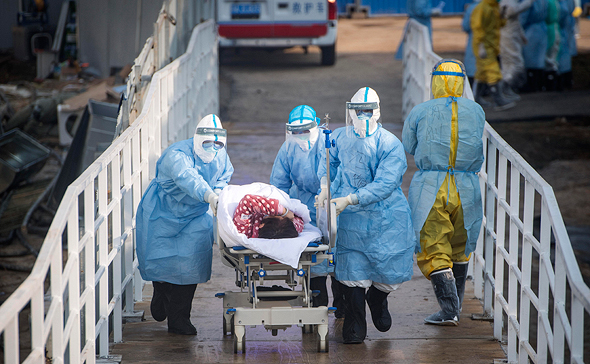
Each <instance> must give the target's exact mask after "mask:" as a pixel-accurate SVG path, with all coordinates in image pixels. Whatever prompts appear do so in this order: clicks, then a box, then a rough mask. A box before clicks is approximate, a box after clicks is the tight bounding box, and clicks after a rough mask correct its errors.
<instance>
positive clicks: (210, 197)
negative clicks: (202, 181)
mask: <svg viewBox="0 0 590 364" xmlns="http://www.w3.org/2000/svg"><path fill="white" fill-rule="evenodd" d="M218 200H219V196H217V195H216V194H215V192H210V191H207V195H205V201H207V202H208V203H209V207H211V212H213V216H217V201H218Z"/></svg>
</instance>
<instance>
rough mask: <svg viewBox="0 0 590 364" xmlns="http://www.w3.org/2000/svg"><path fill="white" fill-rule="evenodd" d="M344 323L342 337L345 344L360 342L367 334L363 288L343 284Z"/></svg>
mask: <svg viewBox="0 0 590 364" xmlns="http://www.w3.org/2000/svg"><path fill="white" fill-rule="evenodd" d="M343 287H344V302H345V305H344V308H345V314H344V315H345V316H344V324H343V325H342V339H343V341H344V343H345V344H360V343H362V342H363V341H365V337H366V336H367V319H366V312H365V289H364V288H362V287H348V286H344V285H343Z"/></svg>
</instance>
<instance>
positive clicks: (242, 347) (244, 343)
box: [234, 335, 246, 354]
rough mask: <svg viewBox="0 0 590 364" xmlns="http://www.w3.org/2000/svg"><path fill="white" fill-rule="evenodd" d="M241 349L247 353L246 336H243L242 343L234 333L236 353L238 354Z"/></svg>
mask: <svg viewBox="0 0 590 364" xmlns="http://www.w3.org/2000/svg"><path fill="white" fill-rule="evenodd" d="M240 351H241V352H242V354H246V336H244V337H243V338H242V342H241V343H238V337H237V336H236V335H234V354H237V353H238V352H240Z"/></svg>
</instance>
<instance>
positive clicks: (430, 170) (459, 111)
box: [402, 0, 485, 325]
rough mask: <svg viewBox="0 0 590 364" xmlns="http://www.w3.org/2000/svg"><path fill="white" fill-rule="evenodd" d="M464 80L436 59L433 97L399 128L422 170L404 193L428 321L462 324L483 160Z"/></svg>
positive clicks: (480, 122)
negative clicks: (426, 293)
mask: <svg viewBox="0 0 590 364" xmlns="http://www.w3.org/2000/svg"><path fill="white" fill-rule="evenodd" d="M483 1H485V0H483ZM465 78H466V75H465V69H464V67H463V64H462V63H461V62H460V61H457V60H449V59H445V60H442V61H440V62H439V63H437V64H436V65H435V66H434V69H433V72H432V97H433V99H432V100H429V101H426V102H423V103H421V104H419V105H416V106H415V107H414V108H413V109H412V111H410V114H409V115H408V117H407V118H406V120H405V122H404V128H403V132H402V140H403V145H404V148H405V150H406V151H407V152H408V153H410V154H413V155H414V161H415V162H416V166H417V167H418V169H419V170H418V171H417V172H416V173H415V174H414V177H413V178H412V183H411V185H410V190H409V193H408V202H409V203H410V208H411V210H412V222H413V226H414V232H415V234H416V236H417V237H418V238H419V243H418V246H417V247H416V251H417V255H416V258H417V261H418V267H419V268H420V270H421V271H422V273H423V274H424V276H426V277H427V278H428V279H430V280H431V282H432V285H433V287H434V293H435V294H436V297H437V300H438V303H439V305H440V308H441V310H440V311H439V312H437V313H435V314H432V315H430V316H429V317H427V318H426V319H425V321H426V323H430V324H437V325H458V324H459V312H460V311H461V303H462V301H463V295H464V292H465V280H466V278H467V265H468V263H469V257H470V255H471V252H473V250H475V245H476V243H477V238H478V236H479V230H480V227H481V222H482V218H483V210H482V202H481V191H480V188H479V179H478V176H477V172H479V170H480V168H481V165H482V163H483V160H484V157H483V142H482V135H483V129H484V124H485V114H484V111H483V109H482V108H481V106H480V105H479V104H477V103H476V102H474V101H471V100H468V99H466V98H463V97H461V95H462V94H463V85H464V83H465Z"/></svg>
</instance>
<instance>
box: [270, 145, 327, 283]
mask: <svg viewBox="0 0 590 364" xmlns="http://www.w3.org/2000/svg"><path fill="white" fill-rule="evenodd" d="M321 135H322V134H321V133H320V137H319V138H318V140H317V141H316V142H315V144H314V145H313V147H312V148H311V149H310V150H306V151H304V150H302V149H301V148H300V147H299V145H297V143H293V142H289V141H285V142H284V143H283V145H282V146H281V149H279V153H278V154H277V157H276V158H275V162H274V164H273V166H272V172H271V174H270V184H271V185H273V186H276V187H278V188H279V189H280V190H282V191H283V192H285V193H287V194H289V197H291V198H296V199H298V200H300V201H301V202H302V203H304V204H305V205H306V206H307V208H308V209H309V215H310V217H311V223H312V224H313V225H314V226H315V225H316V208H315V206H314V203H315V196H316V195H317V191H318V190H319V189H320V178H319V177H318V167H319V164H320V163H321V162H322V160H323V161H324V163H325V160H326V159H325V154H326V151H325V148H324V144H323V143H322V138H321ZM324 170H325V169H324ZM332 251H335V248H334V249H333V250H332ZM333 271H334V267H328V263H327V261H326V262H323V263H321V264H317V265H314V266H313V267H311V273H312V275H314V276H325V275H327V274H328V273H331V272H333Z"/></svg>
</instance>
